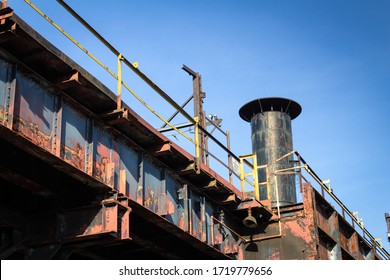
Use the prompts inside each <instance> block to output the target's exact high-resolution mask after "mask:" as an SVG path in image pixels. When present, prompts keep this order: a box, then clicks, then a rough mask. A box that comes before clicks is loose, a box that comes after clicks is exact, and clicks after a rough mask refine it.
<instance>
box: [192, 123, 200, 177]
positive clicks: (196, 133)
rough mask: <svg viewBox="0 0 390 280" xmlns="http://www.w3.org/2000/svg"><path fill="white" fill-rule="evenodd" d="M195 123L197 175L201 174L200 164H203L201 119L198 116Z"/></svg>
mask: <svg viewBox="0 0 390 280" xmlns="http://www.w3.org/2000/svg"><path fill="white" fill-rule="evenodd" d="M194 121H195V163H196V173H197V174H199V173H200V164H201V157H200V141H199V140H200V139H199V117H198V116H196V117H195V118H194Z"/></svg>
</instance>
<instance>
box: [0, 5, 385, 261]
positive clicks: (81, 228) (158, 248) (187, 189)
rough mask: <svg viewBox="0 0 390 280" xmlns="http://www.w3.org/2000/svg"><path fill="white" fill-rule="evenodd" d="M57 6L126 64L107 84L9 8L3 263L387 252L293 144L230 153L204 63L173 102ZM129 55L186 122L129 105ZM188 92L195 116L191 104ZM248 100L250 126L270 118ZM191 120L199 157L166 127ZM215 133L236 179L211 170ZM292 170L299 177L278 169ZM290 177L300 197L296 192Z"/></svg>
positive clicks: (1, 54)
mask: <svg viewBox="0 0 390 280" xmlns="http://www.w3.org/2000/svg"><path fill="white" fill-rule="evenodd" d="M26 2H28V3H29V4H30V5H32V6H33V4H32V3H31V2H30V1H26ZM58 2H59V3H60V4H62V5H63V6H64V7H65V8H66V9H67V10H68V11H69V12H70V13H71V14H72V15H73V16H75V18H76V19H77V20H79V21H80V22H81V23H83V25H84V26H85V27H86V28H87V29H88V30H90V31H91V33H92V34H93V35H95V36H96V37H97V38H98V39H99V40H101V41H102V42H103V44H104V45H105V46H106V47H108V48H109V49H110V50H111V51H112V52H113V53H114V54H115V57H116V59H117V61H118V71H117V72H113V71H111V70H109V69H107V68H105V69H106V70H107V71H109V72H110V74H112V76H113V77H114V78H115V79H116V80H117V81H118V89H117V92H116V93H114V92H112V91H111V90H110V89H108V88H107V87H106V86H105V85H103V84H102V83H101V82H99V81H98V80H97V79H96V78H95V77H93V76H92V75H91V74H89V73H88V72H87V71H86V70H84V69H83V68H82V67H81V66H80V65H78V64H77V63H76V62H75V61H73V60H72V59H71V58H69V57H68V56H66V55H65V54H64V53H63V52H61V50H59V49H58V48H56V47H55V46H54V45H52V44H51V43H50V42H48V41H47V40H46V39H45V38H44V37H42V36H41V35H40V34H39V33H38V32H37V31H35V30H34V29H33V28H32V27H30V26H29V25H28V24H26V23H25V22H24V21H23V20H22V19H21V18H19V17H18V16H17V15H16V14H15V13H14V11H13V10H12V8H11V7H7V5H5V4H2V5H1V6H2V9H1V10H0V236H1V239H0V259H129V260H130V259H226V260H229V259H258V260H261V259H389V254H388V252H386V250H385V249H383V248H382V246H381V244H380V243H379V242H378V241H377V239H375V238H374V237H373V236H372V235H371V234H370V233H369V232H368V231H367V229H365V227H364V224H363V222H362V220H361V219H358V218H357V216H356V214H355V213H354V212H351V211H349V210H348V208H347V207H346V206H345V205H344V204H343V203H342V202H341V201H340V200H339V199H338V198H337V196H336V195H335V194H334V193H333V190H332V189H331V188H330V187H329V186H327V185H326V184H325V183H324V182H323V181H322V180H321V179H320V178H319V177H318V176H317V175H316V174H315V172H314V171H313V170H312V168H311V167H310V166H309V165H308V164H307V163H306V162H305V160H304V159H303V158H302V157H301V155H300V154H299V153H298V152H297V151H294V150H293V149H292V145H289V146H286V147H287V150H282V151H283V152H282V153H281V154H279V155H278V156H276V157H274V158H272V159H271V158H268V160H266V161H264V157H265V156H264V153H266V152H267V151H266V150H264V149H267V147H266V148H264V149H263V148H259V150H261V151H260V152H259V153H257V152H256V149H254V153H253V154H249V155H245V156H236V155H235V154H234V153H233V152H231V151H230V144H229V137H228V136H229V134H228V133H224V135H225V136H226V137H227V145H224V144H222V143H221V142H220V141H219V140H217V139H216V138H215V137H214V136H213V135H212V132H210V131H208V130H207V126H208V125H210V126H211V127H213V130H216V129H219V120H212V119H209V118H207V117H206V114H205V112H204V111H203V108H202V102H203V101H202V99H203V98H204V97H205V96H204V94H203V92H202V88H201V76H200V75H199V73H197V72H195V71H193V70H191V69H190V68H188V67H186V66H184V67H183V69H184V70H185V71H186V72H187V73H188V74H190V75H191V76H192V78H193V85H194V93H193V95H192V96H191V97H190V98H189V99H188V100H187V101H186V102H185V103H184V104H183V105H182V106H180V105H178V104H177V103H176V102H175V101H174V100H172V99H171V98H170V97H169V95H168V94H166V93H165V92H164V91H163V90H162V89H160V88H159V87H158V86H157V85H156V84H154V83H153V82H152V81H151V80H150V79H149V78H148V77H147V76H146V75H145V74H143V73H142V72H141V71H140V70H139V69H138V65H137V64H136V63H131V62H129V61H128V60H127V59H126V58H125V57H124V56H123V55H122V54H121V53H120V52H119V51H117V50H116V49H115V48H114V47H113V46H111V45H110V44H109V43H108V42H107V41H106V40H105V39H104V38H103V37H102V36H101V35H100V34H98V33H97V32H96V31H95V30H94V29H93V28H92V27H91V26H90V25H88V23H86V22H84V21H83V20H82V18H81V17H80V16H79V15H78V14H77V13H76V12H75V11H74V10H72V9H71V8H70V7H69V6H67V5H66V4H65V3H64V1H58ZM33 7H34V8H35V9H36V10H37V11H39V9H38V8H37V7H35V6H33ZM41 15H43V16H44V17H45V18H46V19H47V20H49V21H51V20H50V19H49V18H48V17H47V16H46V15H44V14H43V13H41ZM51 23H52V24H53V25H55V27H57V29H59V30H60V28H59V26H57V25H56V24H55V23H54V22H52V21H51ZM67 35H68V34H67ZM67 37H68V36H67ZM68 38H70V39H71V40H72V38H71V37H70V36H69V37H68ZM72 41H73V42H74V43H76V44H78V43H77V42H75V41H74V40H72ZM78 46H79V47H80V48H81V49H83V50H85V52H86V53H87V54H88V55H90V56H91V53H90V52H88V51H87V50H86V49H84V47H83V46H81V45H79V44H78ZM95 61H96V62H98V64H100V63H99V61H98V60H97V59H95ZM122 65H125V66H127V67H129V68H130V69H131V70H133V71H134V72H135V73H136V74H137V75H138V76H139V77H140V78H141V79H142V80H143V81H145V82H146V83H147V84H148V85H149V86H150V87H151V88H153V89H154V90H155V91H156V93H158V94H159V95H160V96H162V97H163V98H164V99H165V100H166V101H167V102H168V103H169V104H171V105H172V107H173V108H174V109H175V110H176V111H177V112H176V114H182V115H183V116H184V117H185V118H186V119H187V120H188V124H185V125H182V126H181V127H179V126H174V125H172V124H171V120H172V119H173V118H174V115H173V116H172V117H171V118H169V119H168V120H166V119H164V118H162V117H161V119H162V120H163V121H164V125H163V126H162V127H161V128H160V129H156V128H154V127H152V126H151V125H150V124H149V123H148V122H146V121H145V120H144V119H143V118H142V116H140V115H138V114H137V113H136V112H135V111H134V110H133V109H132V108H131V107H130V106H128V105H127V104H125V103H124V102H123V100H122V99H121V95H122V88H125V89H127V90H128V91H130V92H131V93H132V94H135V93H134V92H133V91H132V90H131V89H130V88H129V86H128V85H127V84H126V83H125V82H124V80H123V79H122V73H121V67H122ZM100 66H102V65H100ZM103 67H105V66H104V65H103ZM191 99H193V100H194V116H191V115H190V114H188V113H187V112H186V111H185V110H184V109H183V107H184V106H185V105H186V104H187V103H188V102H189V101H190V100H191ZM259 100H260V101H259V102H260V103H261V102H262V104H263V105H264V106H263V107H262V108H261V114H262V115H264V112H268V111H270V109H269V108H271V107H272V111H273V110H274V108H275V110H276V111H278V114H279V113H280V114H279V115H280V116H279V115H278V117H282V118H286V119H287V120H288V121H291V119H293V118H294V117H296V116H297V115H299V112H300V111H299V112H297V111H294V109H295V110H297V108H298V106H299V105H294V106H291V107H289V106H287V107H288V108H289V109H286V107H283V106H282V104H283V102H286V100H287V101H288V99H283V98H273V99H272V98H271V99H259ZM140 101H141V103H142V104H144V105H145V106H146V107H148V105H147V104H146V103H144V102H143V101H142V100H141V99H140ZM259 102H257V103H259ZM255 103H256V102H255ZM257 103H256V104H257ZM271 103H272V104H271ZM253 104H254V103H248V104H247V105H245V106H244V107H243V108H242V111H240V115H241V117H242V118H243V119H244V120H246V121H251V122H252V128H253V127H254V126H261V123H262V122H263V121H264V122H268V121H270V119H267V120H263V119H261V117H256V118H254V117H253V116H254V115H257V114H258V113H259V109H257V108H255V107H254V105H253ZM289 104H290V103H289ZM293 104H295V103H293ZM271 105H272V106H271ZM278 106H279V107H280V108H279V107H278ZM268 107H269V108H268ZM267 108H268V109H267ZM283 108H284V109H283ZM149 109H151V108H150V107H149ZM151 110H152V109H151ZM292 110H293V111H292ZM299 110H300V107H299ZM152 111H154V110H152ZM156 114H158V113H156ZM266 115H267V114H266ZM158 116H161V115H158ZM269 118H273V117H272V116H271V115H270V116H269ZM285 123H287V121H286V122H285ZM188 126H192V127H193V128H194V135H193V138H189V136H184V137H188V138H189V139H188V140H189V141H190V142H192V143H193V144H194V147H195V149H194V151H195V152H194V154H193V153H191V152H189V151H187V150H184V149H183V148H181V147H180V146H179V145H178V144H176V143H175V142H173V141H172V140H170V139H169V138H168V137H166V136H165V135H164V134H163V132H164V131H167V130H175V131H177V132H178V133H182V131H181V130H180V129H181V128H182V127H188ZM262 129H263V130H265V128H262V127H260V128H259V130H256V131H255V132H254V135H260V134H261V133H263V132H262V131H263V130H262ZM280 133H285V132H284V131H283V132H280ZM259 137H260V136H259ZM260 138H261V137H260ZM208 141H214V142H215V143H217V145H219V146H220V147H221V148H222V149H223V151H225V152H226V153H227V158H228V163H227V164H225V167H226V168H227V169H228V170H229V176H228V178H224V177H223V176H221V175H219V174H218V173H217V172H215V171H214V170H213V169H212V168H211V167H210V164H209V162H208V158H209V157H213V156H214V155H213V153H212V151H210V150H209V149H208V145H207V143H208ZM257 141H260V142H261V139H260V140H257ZM259 145H261V143H260V144H259ZM262 153H263V154H262ZM262 155H263V156H262ZM286 162H287V163H286ZM248 170H249V171H248ZM234 176H236V177H237V178H238V182H239V183H238V185H237V184H236V183H235V182H234V180H233V179H232V177H234ZM286 176H287V177H288V176H290V177H291V176H293V179H292V181H291V180H287V181H288V182H287V183H286V180H279V179H276V178H277V177H286ZM290 177H289V178H290ZM306 177H307V178H311V179H313V180H314V181H313V183H314V184H316V185H317V187H313V185H312V184H311V183H310V181H309V180H308V179H307V178H306ZM295 179H297V181H298V187H297V190H298V193H299V194H300V195H301V197H302V201H300V202H298V201H297V200H295V199H294V198H293V199H290V196H295V185H294V182H293V181H294V180H295ZM284 184H287V185H288V187H285V188H284V187H283V186H282V185H284ZM292 188H293V189H294V193H293V194H292V193H291V189H292ZM286 193H287V194H288V195H286ZM282 198H286V201H287V202H286V201H284V200H283V203H282Z"/></svg>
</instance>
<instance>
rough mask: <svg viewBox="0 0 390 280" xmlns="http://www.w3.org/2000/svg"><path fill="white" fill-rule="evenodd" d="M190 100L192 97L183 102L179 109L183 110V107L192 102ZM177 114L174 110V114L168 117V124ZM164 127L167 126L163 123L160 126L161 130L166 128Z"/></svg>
mask: <svg viewBox="0 0 390 280" xmlns="http://www.w3.org/2000/svg"><path fill="white" fill-rule="evenodd" d="M192 98H194V95H191V96H190V97H189V98H188V99H187V100H186V101H184V103H183V104H182V105H181V107H182V108H184V107H185V106H186V105H187V104H188V103H189V102H190V101H191V100H192ZM177 114H179V111H177V110H176V112H175V113H173V114H172V116H170V117H169V118H168V122H171V121H172V120H173V119H174V118H175V117H176V116H177ZM166 126H167V124H166V123H164V124H163V125H162V126H161V128H164V127H166ZM161 128H160V129H161Z"/></svg>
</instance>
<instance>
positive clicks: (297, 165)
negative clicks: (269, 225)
mask: <svg viewBox="0 0 390 280" xmlns="http://www.w3.org/2000/svg"><path fill="white" fill-rule="evenodd" d="M292 155H293V156H295V157H296V159H294V160H292V161H291V163H292V164H293V166H292V167H288V168H284V169H279V170H276V171H275V173H274V174H269V172H268V170H269V168H270V167H271V166H272V165H274V164H276V163H278V162H280V161H281V160H283V159H285V158H286V157H290V156H292ZM250 157H253V158H256V157H255V156H254V155H248V156H245V158H250ZM252 167H253V168H257V169H262V168H265V169H266V170H267V172H266V178H267V181H266V182H258V184H257V185H256V181H253V183H252V182H249V183H250V185H251V186H252V187H254V188H255V194H258V193H259V187H260V186H261V185H266V186H267V193H268V199H270V190H269V189H270V187H269V183H268V182H269V177H270V176H281V175H291V174H295V175H297V176H298V181H299V187H300V190H301V192H302V184H303V183H304V182H309V181H308V179H306V178H305V176H304V175H303V171H305V172H306V173H307V174H308V175H310V177H311V178H313V179H314V180H315V182H316V183H317V184H318V186H319V187H320V191H321V195H322V197H324V198H325V195H329V197H330V198H331V199H332V200H333V201H334V202H335V203H336V204H337V206H338V207H339V208H340V209H341V215H342V217H343V218H344V219H345V218H346V217H349V218H350V220H351V226H352V227H353V228H355V225H357V226H358V228H359V229H360V231H361V233H362V235H363V238H364V239H365V240H366V241H367V242H368V243H369V244H370V246H371V247H372V248H373V249H374V250H375V251H376V252H377V253H379V255H381V257H383V258H385V259H390V254H389V253H388V252H387V251H386V250H385V249H384V248H383V246H382V244H380V243H379V240H380V239H379V238H375V237H374V236H373V235H372V234H371V233H370V232H369V231H368V230H367V229H366V228H365V227H364V223H363V222H362V220H361V219H359V218H358V217H357V215H356V212H352V211H350V210H349V209H348V208H347V206H345V205H344V204H343V203H342V202H341V200H340V199H339V198H338V197H337V196H336V194H335V193H334V191H333V189H332V188H331V187H330V186H328V185H327V184H326V183H324V181H323V180H321V179H320V177H319V176H318V175H317V174H316V173H315V172H314V170H313V169H312V168H311V167H310V166H309V164H308V163H307V162H306V161H305V160H304V159H303V157H302V156H301V155H300V154H299V153H298V152H297V151H291V152H289V153H287V154H285V155H283V156H282V157H280V158H278V159H276V160H275V161H274V162H271V163H269V164H267V165H262V166H257V167H256V165H253V166H252ZM252 174H256V172H253V173H246V174H243V175H249V176H250V175H252ZM241 182H242V192H243V193H246V190H245V187H244V183H243V180H242V181H241ZM256 189H257V190H256ZM276 193H278V190H276ZM255 197H256V199H258V197H257V196H256V195H255Z"/></svg>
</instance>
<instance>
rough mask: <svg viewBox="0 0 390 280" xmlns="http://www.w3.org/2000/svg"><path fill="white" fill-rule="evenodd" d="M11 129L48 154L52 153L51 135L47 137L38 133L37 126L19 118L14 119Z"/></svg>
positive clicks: (40, 132)
mask: <svg viewBox="0 0 390 280" xmlns="http://www.w3.org/2000/svg"><path fill="white" fill-rule="evenodd" d="M13 129H14V130H15V131H18V132H19V133H20V134H21V135H23V136H24V137H26V138H28V139H29V140H31V141H32V142H33V143H34V144H36V145H38V146H40V147H42V148H44V149H45V150H47V151H49V152H51V151H52V135H47V134H45V133H43V132H42V131H40V130H39V126H38V125H37V124H35V123H32V122H29V121H26V120H24V119H22V118H20V117H15V118H14V125H13Z"/></svg>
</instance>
